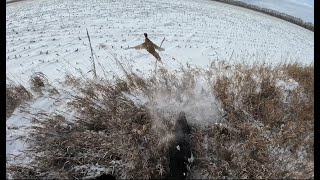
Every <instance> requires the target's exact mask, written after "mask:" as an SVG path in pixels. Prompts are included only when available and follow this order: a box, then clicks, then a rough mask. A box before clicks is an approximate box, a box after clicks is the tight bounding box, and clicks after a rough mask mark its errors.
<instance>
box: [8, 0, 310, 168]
mask: <svg viewBox="0 0 320 180" xmlns="http://www.w3.org/2000/svg"><path fill="white" fill-rule="evenodd" d="M86 29H88V31H89V34H90V39H91V43H92V46H93V51H94V55H95V56H94V59H95V61H96V68H97V75H98V76H100V77H110V78H112V77H113V76H121V75H122V73H123V72H122V71H121V69H120V68H119V67H120V66H119V65H118V64H117V62H116V61H115V59H117V60H118V62H120V63H121V64H122V66H123V67H124V68H126V69H132V70H133V71H135V72H137V73H138V74H143V75H148V74H150V73H151V72H152V71H153V70H154V68H155V58H154V57H153V56H152V55H150V54H149V53H148V52H147V51H146V50H139V51H137V50H134V49H128V50H125V48H127V47H132V46H135V45H138V44H140V43H142V42H143V40H144V36H143V33H148V34H149V38H150V39H151V40H152V41H153V42H154V43H156V44H158V45H160V43H161V41H162V40H163V38H165V41H164V42H163V44H162V47H163V48H165V51H161V52H160V53H159V54H160V56H161V57H162V61H163V62H164V64H163V65H161V64H159V63H158V66H159V65H160V66H165V67H166V68H167V69H170V70H174V69H178V68H180V67H181V65H185V64H186V63H188V64H190V65H192V66H199V67H204V68H206V67H208V66H209V65H210V63H212V62H215V61H222V60H225V61H227V62H230V63H232V62H247V63H252V62H261V61H264V62H266V63H267V64H273V63H279V62H284V61H298V62H301V63H302V64H311V63H313V62H314V51H313V50H314V33H313V32H312V31H309V30H307V29H304V28H302V27H299V26H297V25H294V24H291V23H289V22H286V21H283V20H280V19H277V18H274V17H271V16H267V15H265V14H261V13H258V12H255V11H251V10H247V9H243V8H240V7H236V6H231V5H227V4H222V3H218V2H212V1H207V0H199V1H192V0H176V1H171V0H163V1H158V0H50V1H49V0H26V1H19V2H15V3H10V4H7V5H6V47H7V48H6V56H7V58H6V69H7V72H6V75H7V77H8V79H10V80H12V81H14V82H16V83H20V84H22V85H23V86H25V87H26V88H29V87H30V84H29V79H30V76H31V75H32V74H33V73H35V72H43V73H44V74H45V75H46V76H47V77H48V79H49V82H50V83H51V84H52V85H53V86H55V87H57V88H63V87H62V86H61V83H60V82H61V81H63V80H64V78H65V75H66V74H73V75H74V76H78V77H81V76H86V77H91V76H92V72H91V70H92V64H91V59H90V56H91V51H90V46H89V42H88V38H87V32H86ZM70 96H71V95H70V94H68V93H66V94H65V95H62V96H59V97H54V96H51V95H46V94H45V95H43V96H41V97H40V96H39V97H35V98H34V99H33V100H32V101H31V102H28V104H26V105H25V107H27V108H24V111H21V109H22V108H20V109H19V108H18V109H17V110H16V111H15V112H14V113H13V115H12V116H11V117H10V118H9V119H8V120H7V163H20V162H21V163H25V162H27V161H28V160H29V159H27V158H26V157H23V156H21V157H20V156H19V155H21V154H23V153H22V152H21V150H25V149H26V145H25V141H23V140H21V137H23V136H26V135H27V134H28V131H29V129H28V128H29V127H30V125H31V121H30V119H32V116H33V115H35V114H37V113H41V112H42V111H45V112H54V111H66V110H67V100H66V99H69V98H70ZM26 111H27V112H26ZM30 112H31V113H30ZM68 113H69V116H70V117H71V116H72V113H70V111H68ZM22 117H24V118H22ZM12 157H15V159H12ZM19 158H20V161H19Z"/></svg>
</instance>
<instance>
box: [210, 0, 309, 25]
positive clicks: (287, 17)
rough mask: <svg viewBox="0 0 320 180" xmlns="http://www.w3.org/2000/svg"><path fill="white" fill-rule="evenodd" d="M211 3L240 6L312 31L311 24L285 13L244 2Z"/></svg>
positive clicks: (225, 1)
mask: <svg viewBox="0 0 320 180" xmlns="http://www.w3.org/2000/svg"><path fill="white" fill-rule="evenodd" d="M213 1H218V2H223V3H227V4H231V5H235V6H240V7H244V8H247V9H251V10H254V11H258V12H261V13H265V14H268V15H271V16H274V17H277V18H280V19H283V20H285V21H288V22H291V23H293V24H296V25H298V26H301V27H304V28H306V29H309V30H310V31H314V25H313V24H312V23H311V22H304V21H303V20H302V19H300V18H297V17H294V16H291V15H288V14H285V13H281V12H278V11H275V10H272V9H268V8H262V7H259V6H256V5H252V4H248V3H245V2H241V1H235V0H213Z"/></svg>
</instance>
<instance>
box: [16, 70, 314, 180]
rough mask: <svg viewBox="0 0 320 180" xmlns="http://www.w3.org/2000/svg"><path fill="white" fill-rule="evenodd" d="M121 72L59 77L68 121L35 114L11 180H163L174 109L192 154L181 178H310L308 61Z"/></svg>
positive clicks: (310, 88)
mask: <svg viewBox="0 0 320 180" xmlns="http://www.w3.org/2000/svg"><path fill="white" fill-rule="evenodd" d="M124 71H126V70H124ZM125 74H126V76H125V77H124V78H119V79H117V80H115V81H106V80H94V81H92V80H87V81H84V80H81V79H77V78H74V77H72V76H70V75H69V76H68V78H67V80H66V84H67V85H71V86H73V87H74V88H75V89H76V91H77V95H75V96H74V100H73V101H72V102H71V103H70V108H71V109H75V110H76V111H77V115H76V116H75V117H74V121H69V120H66V118H65V117H64V116H63V115H61V114H42V115H39V116H38V117H37V118H35V119H34V123H35V124H36V125H35V126H34V127H33V133H32V134H31V136H32V137H33V139H34V140H33V141H32V142H31V144H32V147H33V151H30V153H32V154H33V155H34V157H35V161H34V162H33V167H34V168H32V173H31V175H30V169H25V168H24V169H22V170H21V171H19V173H18V172H16V173H15V171H14V170H12V168H11V171H12V172H13V176H14V177H15V178H26V177H37V178H54V177H55V178H58V177H59V178H67V179H82V178H90V177H95V176H97V175H99V174H101V173H103V172H104V173H111V174H113V175H115V176H116V178H119V179H123V178H125V179H127V178H128V179H134V178H143V179H150V178H165V177H166V175H167V174H168V172H169V169H168V167H169V157H168V147H169V143H170V142H171V141H172V131H173V128H174V126H173V125H174V122H175V120H176V118H177V116H178V113H177V112H180V111H181V110H184V111H185V112H186V114H187V116H186V117H187V120H188V121H189V122H190V124H191V127H192V130H191V131H192V137H191V139H192V145H193V146H192V151H193V154H194V156H195V164H194V166H193V167H192V168H191V173H190V176H189V177H188V178H191V179H199V178H202V179H203V178H206V179H208V178H210V179H215V178H272V179H273V178H277V179H278V178H313V177H314V175H313V174H314V167H313V137H314V135H313V127H314V126H313V121H314V116H313V102H314V100H313V95H314V94H313V93H314V89H313V81H312V79H313V66H302V65H298V64H293V65H282V66H280V67H277V68H271V67H267V66H254V67H247V66H241V65H237V66H228V67H226V65H219V66H212V67H211V68H210V69H208V70H204V69H200V70H199V69H184V70H182V71H181V72H179V73H172V72H169V71H168V70H166V69H164V68H162V69H159V70H158V73H157V77H150V78H143V77H139V76H138V75H136V74H134V73H132V72H128V71H126V73H125ZM198 76H202V77H204V78H203V79H204V82H205V83H206V86H201V84H199V81H200V80H203V79H199V78H198ZM292 82H293V84H294V85H295V86H292V87H288V86H289V85H290V83H292ZM288 84H289V85H288ZM297 84H298V85H297ZM199 87H200V88H199ZM135 98H136V99H139V100H140V101H143V100H145V102H144V103H141V102H140V101H138V100H136V99H135ZM212 104H214V105H212ZM209 106H210V107H209ZM188 113H189V114H188ZM13 169H14V168H13ZM15 169H19V168H17V167H15ZM23 172H25V173H23Z"/></svg>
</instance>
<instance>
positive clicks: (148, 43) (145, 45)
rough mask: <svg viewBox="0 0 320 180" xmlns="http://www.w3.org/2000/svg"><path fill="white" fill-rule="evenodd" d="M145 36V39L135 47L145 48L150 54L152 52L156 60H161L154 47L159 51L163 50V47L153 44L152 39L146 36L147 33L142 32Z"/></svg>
mask: <svg viewBox="0 0 320 180" xmlns="http://www.w3.org/2000/svg"><path fill="white" fill-rule="evenodd" d="M144 36H145V40H144V43H142V44H140V45H138V46H135V47H134V48H135V49H146V50H147V51H148V52H149V53H150V54H152V55H153V56H154V57H155V58H156V59H157V60H159V61H160V62H161V57H160V56H159V54H158V53H157V51H156V50H155V49H158V50H159V51H164V49H163V48H161V47H159V46H157V45H155V44H154V43H153V42H152V41H150V39H149V38H148V35H147V33H144Z"/></svg>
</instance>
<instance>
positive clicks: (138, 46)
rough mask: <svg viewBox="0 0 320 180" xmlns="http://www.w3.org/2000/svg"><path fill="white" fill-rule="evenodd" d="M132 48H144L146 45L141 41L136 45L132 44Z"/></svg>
mask: <svg viewBox="0 0 320 180" xmlns="http://www.w3.org/2000/svg"><path fill="white" fill-rule="evenodd" d="M133 48H135V49H146V46H145V44H144V43H142V44H139V45H137V46H134V47H133Z"/></svg>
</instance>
